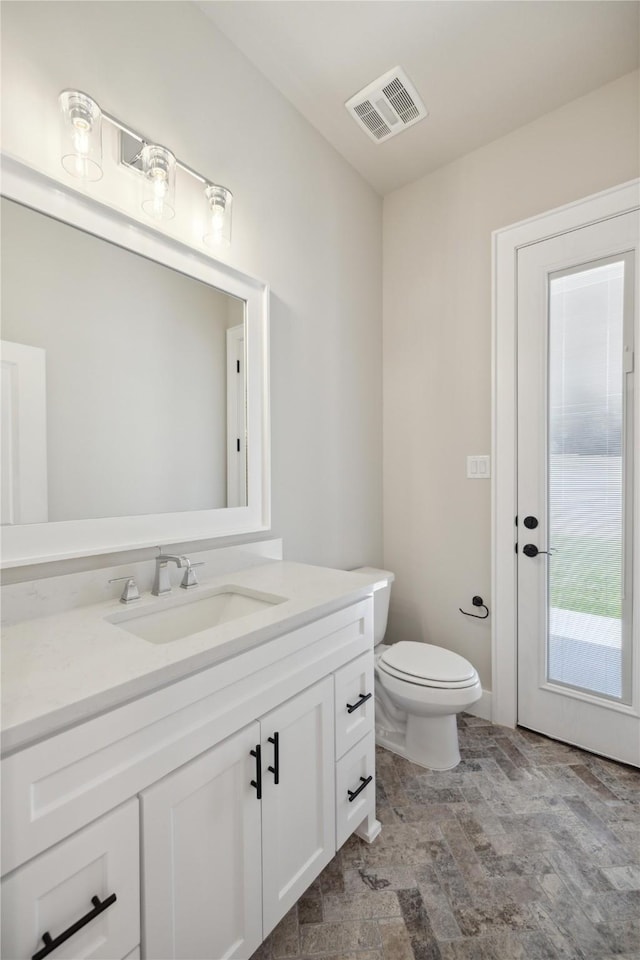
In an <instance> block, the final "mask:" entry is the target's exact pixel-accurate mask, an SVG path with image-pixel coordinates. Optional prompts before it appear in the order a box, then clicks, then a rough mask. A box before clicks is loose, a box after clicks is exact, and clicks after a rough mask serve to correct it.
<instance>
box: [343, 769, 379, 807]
mask: <svg viewBox="0 0 640 960" xmlns="http://www.w3.org/2000/svg"><path fill="white" fill-rule="evenodd" d="M360 779H361V780H362V783H361V784H360V786H359V787H358V789H357V790H347V796H348V797H349V803H353V801H354V800H355V798H356V797H357V796H358V794H359V793H362V791H363V790H364V788H365V787H367V786H369V784H370V783H371V781H372V780H373V775H371V776H370V777H360Z"/></svg>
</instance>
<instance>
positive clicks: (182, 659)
mask: <svg viewBox="0 0 640 960" xmlns="http://www.w3.org/2000/svg"><path fill="white" fill-rule="evenodd" d="M376 583H380V581H379V579H375V576H374V574H372V573H364V572H363V573H356V572H347V571H344V570H331V569H328V568H325V567H315V566H310V565H306V564H300V563H289V562H284V561H272V562H268V563H261V564H259V565H257V566H255V567H250V568H248V569H243V570H239V571H236V572H234V573H230V574H226V575H222V576H216V577H212V578H210V579H205V578H204V577H203V578H202V583H201V585H200V587H199V588H194V590H193V593H192V594H189V596H191V597H192V598H193V599H194V600H195V599H197V596H198V590H210V589H211V588H216V587H223V586H237V587H240V588H245V589H249V590H255V591H260V592H263V593H268V594H276V595H279V596H282V597H285V598H286V600H285V601H284V602H282V603H278V604H274V605H273V606H270V607H268V608H266V609H264V610H260V611H258V612H256V613H252V614H250V615H248V616H246V617H241V618H239V619H236V620H232V621H229V622H227V623H223V624H220V625H219V626H215V627H211V628H208V629H206V630H203V631H201V632H200V633H196V634H193V635H192V636H189V637H185V638H183V639H180V640H175V641H173V642H171V643H165V644H155V643H150V642H148V641H147V640H143V639H140V638H139V637H136V636H134V635H133V634H131V633H129V632H127V631H126V630H125V629H123V628H122V626H119V625H116V624H114V623H110V622H109V620H108V619H107V618H108V617H113V616H114V615H118V614H122V612H123V611H124V610H126V609H131V610H132V611H133V609H134V607H135V611H136V612H137V613H142V612H144V610H145V609H148V610H149V611H151V610H154V609H157V608H158V606H160V605H162V604H163V603H164V602H165V598H158V597H151V596H150V595H149V594H146V595H144V596H143V597H142V599H141V600H140V601H138V602H136V603H135V604H134V605H132V606H131V608H126V607H125V606H124V605H122V604H120V603H119V602H118V601H117V600H109V601H106V602H102V603H94V604H91V605H89V606H85V607H80V608H77V609H73V610H67V611H65V612H63V613H57V614H55V615H53V616H47V617H40V618H38V619H34V620H28V621H24V622H21V623H16V624H14V625H12V626H9V627H7V628H5V630H4V631H3V636H2V752H3V753H7V752H13V751H14V750H16V749H19V748H20V747H23V746H25V745H27V744H28V743H31V742H33V741H35V740H38V739H42V738H43V737H47V736H50V735H51V734H53V733H56V732H58V731H60V730H62V729H64V728H65V727H68V726H70V725H72V724H75V723H78V722H80V721H82V720H85V719H88V718H89V717H92V716H95V715H96V714H98V713H102V712H104V711H106V710H110V709H112V708H113V707H116V706H118V705H120V704H122V703H124V702H126V701H128V700H131V699H133V698H135V697H139V696H142V695H144V694H146V693H150V692H151V691H152V690H156V689H158V688H159V687H162V686H166V685H167V684H169V683H172V682H174V681H176V680H179V679H181V678H182V677H185V676H187V675H188V674H191V673H195V672H197V671H199V670H203V669H205V668H206V667H209V666H212V665H213V664H215V663H217V662H220V661H222V660H227V659H228V658H229V657H232V656H235V655H237V654H238V653H241V652H244V651H246V650H249V649H251V648H252V647H255V646H258V645H260V644H262V643H265V642H267V641H268V640H271V639H273V638H274V637H276V636H279V635H281V634H283V633H287V632H289V631H291V630H295V629H297V628H298V627H301V626H303V625H305V624H307V623H310V622H311V621H312V620H315V619H317V618H318V617H320V616H324V615H326V614H329V613H332V612H333V611H334V610H339V609H340V608H342V607H345V606H347V605H348V604H350V603H355V602H356V601H358V600H360V599H362V598H364V597H366V596H368V595H369V594H370V593H371V592H372V589H373V587H374V586H375V585H376ZM176 594H178V595H180V594H183V591H181V590H179V589H178V590H176V589H174V590H173V593H172V597H173V599H176Z"/></svg>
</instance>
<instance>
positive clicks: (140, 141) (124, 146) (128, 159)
mask: <svg viewBox="0 0 640 960" xmlns="http://www.w3.org/2000/svg"><path fill="white" fill-rule="evenodd" d="M102 116H103V117H104V118H105V120H108V121H109V122H110V123H112V124H113V125H114V126H115V127H117V128H118V129H119V130H120V163H121V164H123V166H125V167H131V168H133V169H134V170H138V171H139V172H142V148H143V147H144V146H145V145H146V144H148V143H153V142H154V141H153V140H149V139H148V138H147V137H143V136H142V134H140V133H136V132H135V130H131V129H130V127H125V125H124V124H123V123H120V121H119V120H116V119H115V117H110V116H109V115H108V114H106V113H103V115H102ZM176 167H180V169H181V170H184V172H185V173H188V174H189V176H190V177H193V178H194V180H197V181H198V183H204V184H208V183H211V182H212V181H211V180H207V178H206V177H203V176H202V174H201V173H198V171H197V170H194V169H193V167H190V166H189V165H188V164H186V163H184V162H183V161H182V160H178V159H177V158H176Z"/></svg>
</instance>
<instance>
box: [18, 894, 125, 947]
mask: <svg viewBox="0 0 640 960" xmlns="http://www.w3.org/2000/svg"><path fill="white" fill-rule="evenodd" d="M116 899H117V897H116V895H115V893H112V894H111V896H109V897H107V899H106V900H100V897H91V903H92V904H93V910H89V913H86V914H85V915H84V917H80V919H79V920H76V922H75V923H72V924H71V926H70V927H68V929H67V930H65V931H64V933H61V934H60V936H58V937H56V938H55V940H54V939H53V938H52V937H51V934H50V933H49V931H48V930H47V932H46V933H43V934H42V940H43V941H44V947H43V948H42V950H38V952H37V953H34V955H33V956H32V957H31V960H42V958H43V957H46V956H47V955H48V954H50V953H53V951H54V950H56V949H57V948H58V947H59V946H60V944H61V943H64V942H65V940H68V939H69V937H72V936H73V935H74V933H77V932H78V930H82V928H83V927H85V926H86V925H87V924H88V923H91V921H92V920H93V919H94V918H95V917H97V916H98V914H100V913H102V911H103V910H106V909H107V907H110V906H111V904H112V903H115V902H116Z"/></svg>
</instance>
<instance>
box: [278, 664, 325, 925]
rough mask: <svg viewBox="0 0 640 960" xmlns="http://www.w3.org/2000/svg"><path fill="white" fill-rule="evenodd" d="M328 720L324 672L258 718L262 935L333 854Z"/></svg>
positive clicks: (292, 902) (290, 905) (281, 915)
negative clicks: (260, 763)
mask: <svg viewBox="0 0 640 960" xmlns="http://www.w3.org/2000/svg"><path fill="white" fill-rule="evenodd" d="M333 718H334V710H333V677H326V678H325V679H324V680H321V681H320V682H319V683H316V684H314V686H312V687H309V689H307V690H305V691H303V692H302V693H300V694H299V695H298V696H296V697H293V699H291V700H288V701H287V702H286V703H284V704H283V705H282V706H281V707H278V708H276V709H275V710H273V711H272V712H271V713H269V714H267V715H266V716H264V717H262V718H261V721H260V727H261V733H262V756H263V785H262V851H263V852H262V857H263V860H262V869H263V901H262V904H263V926H264V936H265V937H266V936H267V934H268V933H270V932H271V930H272V929H273V928H274V927H275V925H276V924H277V923H278V921H279V920H281V919H282V917H283V916H284V915H285V913H286V912H287V910H289V908H290V907H292V906H293V904H294V903H295V902H296V900H297V899H298V898H299V897H300V896H301V895H302V893H304V891H305V890H306V888H307V887H308V886H309V884H310V883H311V882H312V881H313V880H315V878H316V877H317V875H318V874H319V873H320V871H321V870H322V869H323V868H324V867H325V866H326V865H327V863H328V862H329V861H330V860H331V858H332V857H333V856H334V854H335V850H336V844H335V803H334V798H335V764H334V756H335V753H334V734H333V731H334V719H333ZM273 741H275V743H274V742H273ZM276 779H277V781H278V782H277V783H276Z"/></svg>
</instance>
